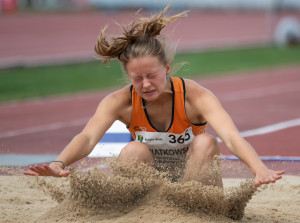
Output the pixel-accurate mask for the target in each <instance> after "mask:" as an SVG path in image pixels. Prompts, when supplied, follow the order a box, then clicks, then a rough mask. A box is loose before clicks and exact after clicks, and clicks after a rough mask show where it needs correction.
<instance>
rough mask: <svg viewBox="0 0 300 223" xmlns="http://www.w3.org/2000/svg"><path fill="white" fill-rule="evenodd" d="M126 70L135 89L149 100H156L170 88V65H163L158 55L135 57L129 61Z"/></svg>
mask: <svg viewBox="0 0 300 223" xmlns="http://www.w3.org/2000/svg"><path fill="white" fill-rule="evenodd" d="M126 71H127V74H128V77H129V79H130V81H131V83H132V85H133V87H134V89H135V90H136V91H137V93H138V94H139V95H140V96H141V97H142V98H144V99H145V100H147V101H154V100H156V99H157V98H158V97H159V96H160V95H161V94H162V93H163V92H165V91H166V90H167V89H168V88H169V86H168V83H169V81H168V78H167V73H169V71H170V65H169V64H168V65H167V66H165V65H163V64H162V63H161V62H160V61H159V60H158V58H157V57H154V56H142V57H137V58H134V59H132V60H130V61H129V62H128V64H127V66H126Z"/></svg>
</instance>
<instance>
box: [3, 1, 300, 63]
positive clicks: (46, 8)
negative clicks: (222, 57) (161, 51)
mask: <svg viewBox="0 0 300 223" xmlns="http://www.w3.org/2000/svg"><path fill="white" fill-rule="evenodd" d="M0 2H1V4H0V7H1V9H0V12H1V15H0V16H1V17H0V33H1V35H0V61H1V62H0V69H1V68H10V67H19V66H35V65H42V64H49V63H50V64H51V63H54V64H57V63H68V62H82V61H87V60H88V61H89V60H92V59H93V55H94V54H93V45H94V43H95V40H96V37H97V35H98V33H99V30H100V27H103V26H104V25H105V24H110V25H112V23H113V22H114V21H116V22H126V21H129V19H130V18H132V15H133V12H134V11H135V10H136V9H139V8H143V9H144V10H145V11H147V10H148V11H150V12H151V11H155V10H158V9H162V8H163V7H165V6H166V5H167V4H168V1H167V0H166V1H161V0H153V1H147V0H127V1H122V0H109V1H107V0H105V1H104V0H1V1H0ZM169 2H170V3H171V10H175V11H176V10H191V13H190V14H189V18H188V19H186V20H182V21H180V22H179V25H178V26H179V28H178V29H175V31H174V35H173V36H172V39H173V40H174V41H179V40H180V41H179V44H178V50H179V51H184V50H187V51H190V50H194V51H195V50H201V49H211V48H222V47H223V48H224V47H228V46H229V47H230V46H241V45H262V44H272V43H274V42H275V43H277V44H281V45H285V44H287V43H288V42H296V43H297V42H299V39H300V26H299V20H300V15H299V14H300V13H299V12H300V1H299V0H185V1H182V0H171V1H169ZM76 15H77V16H76ZM189 19H191V20H189ZM195 20H197V21H196V23H197V24H198V25H197V27H192V26H189V21H192V22H195ZM110 28H111V29H112V30H113V28H112V27H110ZM233 29H234V30H233Z"/></svg>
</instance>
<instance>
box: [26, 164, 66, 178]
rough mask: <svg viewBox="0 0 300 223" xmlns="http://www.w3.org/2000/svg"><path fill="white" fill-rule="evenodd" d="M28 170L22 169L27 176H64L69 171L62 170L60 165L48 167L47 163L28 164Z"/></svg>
mask: <svg viewBox="0 0 300 223" xmlns="http://www.w3.org/2000/svg"><path fill="white" fill-rule="evenodd" d="M29 169H30V170H31V172H30V171H24V172H23V174H25V175H29V176H54V177H66V176H68V175H69V174H70V172H69V171H63V170H62V169H61V168H60V167H58V166H57V167H49V166H48V165H47V164H43V165H42V166H39V165H34V166H29Z"/></svg>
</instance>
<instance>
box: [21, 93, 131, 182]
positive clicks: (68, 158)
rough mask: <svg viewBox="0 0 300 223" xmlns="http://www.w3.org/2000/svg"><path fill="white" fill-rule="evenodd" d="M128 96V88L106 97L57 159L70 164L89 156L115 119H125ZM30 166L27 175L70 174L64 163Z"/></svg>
mask: <svg viewBox="0 0 300 223" xmlns="http://www.w3.org/2000/svg"><path fill="white" fill-rule="evenodd" d="M128 98H130V95H129V90H128V88H124V89H122V90H120V91H117V92H115V93H113V94H111V95H108V96H107V97H105V98H104V99H103V100H102V101H101V102H100V104H99V106H98V108H97V110H96V112H95V114H94V115H93V117H92V118H91V119H90V120H89V122H88V123H87V125H86V126H85V128H84V129H83V130H82V132H81V133H79V134H78V135H76V136H75V137H74V138H73V139H72V141H71V142H70V143H69V144H68V145H67V146H66V147H65V149H64V150H63V151H62V152H61V154H60V155H59V156H58V157H57V159H56V160H59V161H62V162H63V163H64V164H65V165H66V166H68V165H70V164H72V163H74V162H76V161H78V160H80V159H82V158H84V157H86V156H88V155H89V154H90V153H91V151H92V150H93V148H94V147H95V145H96V144H97V143H98V142H99V140H100V139H101V138H102V137H103V135H104V134H105V132H106V131H107V130H108V129H109V127H110V126H111V125H112V124H113V123H114V121H116V120H120V119H124V118H123V114H122V112H123V111H125V112H126V111H127V110H128V109H127V107H128ZM29 168H30V170H31V172H28V171H25V172H24V174H25V175H42V176H67V175H68V174H69V172H68V171H63V169H62V163H59V162H55V163H51V164H50V165H49V166H48V165H46V164H44V165H42V166H38V165H34V166H31V167H29Z"/></svg>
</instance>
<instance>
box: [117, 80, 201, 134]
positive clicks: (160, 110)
mask: <svg viewBox="0 0 300 223" xmlns="http://www.w3.org/2000/svg"><path fill="white" fill-rule="evenodd" d="M185 84H186V89H187V90H186V97H185V99H186V100H185V110H186V116H187V118H188V120H189V121H190V122H191V123H194V124H197V123H204V122H205V119H204V118H203V117H202V116H201V114H199V113H198V112H197V110H196V109H194V108H193V105H192V101H191V98H192V97H191V91H189V89H190V88H189V85H190V82H189V80H185ZM120 94H122V95H123V97H124V98H123V97H122V100H123V102H125V103H123V106H122V107H123V109H122V110H121V111H120V118H119V120H120V121H121V122H123V123H124V124H125V125H126V126H129V125H130V122H131V116H132V104H131V92H130V86H127V87H125V88H124V89H122V90H121V92H120ZM146 109H147V113H148V116H149V118H150V120H151V123H152V125H154V126H155V128H156V129H157V130H159V131H165V130H166V129H167V128H168V127H169V126H170V123H171V116H172V95H171V93H170V94H168V95H165V97H164V98H161V100H160V101H156V102H149V103H147V102H146Z"/></svg>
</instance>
